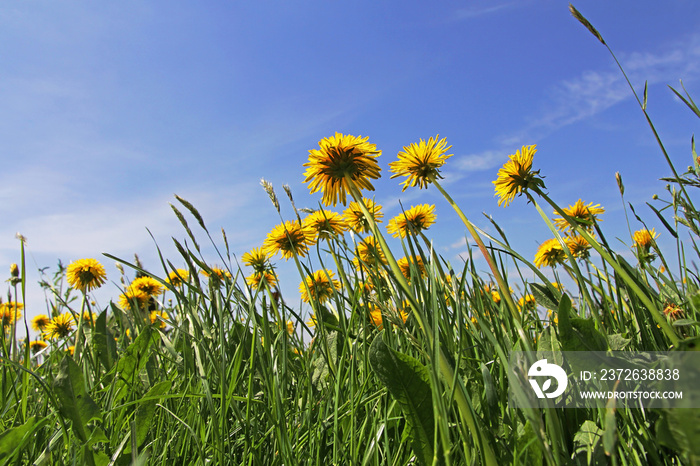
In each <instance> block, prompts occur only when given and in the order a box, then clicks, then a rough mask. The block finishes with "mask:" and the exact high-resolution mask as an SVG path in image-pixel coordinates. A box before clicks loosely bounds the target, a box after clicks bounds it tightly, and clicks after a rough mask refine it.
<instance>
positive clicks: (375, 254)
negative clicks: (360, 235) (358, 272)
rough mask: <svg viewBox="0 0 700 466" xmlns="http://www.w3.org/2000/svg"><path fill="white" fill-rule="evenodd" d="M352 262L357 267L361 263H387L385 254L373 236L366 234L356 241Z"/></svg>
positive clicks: (369, 264) (361, 264)
mask: <svg viewBox="0 0 700 466" xmlns="http://www.w3.org/2000/svg"><path fill="white" fill-rule="evenodd" d="M352 262H353V264H355V267H357V268H360V266H363V265H367V266H370V267H371V266H373V265H376V264H386V263H387V261H386V256H385V255H384V252H383V251H382V249H381V247H380V246H379V244H378V243H377V239H376V238H375V237H374V236H368V237H366V238H365V239H363V240H362V241H360V242H359V243H357V252H356V256H355V258H354V259H353V260H352Z"/></svg>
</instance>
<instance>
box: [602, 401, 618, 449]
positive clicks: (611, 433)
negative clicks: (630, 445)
mask: <svg viewBox="0 0 700 466" xmlns="http://www.w3.org/2000/svg"><path fill="white" fill-rule="evenodd" d="M616 443H617V420H616V419H615V398H610V400H608V403H607V405H606V406H605V432H603V447H604V448H605V454H606V455H608V456H610V455H611V454H612V453H613V451H614V449H615V444H616Z"/></svg>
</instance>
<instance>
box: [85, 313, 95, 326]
mask: <svg viewBox="0 0 700 466" xmlns="http://www.w3.org/2000/svg"><path fill="white" fill-rule="evenodd" d="M83 324H85V325H94V324H95V313H94V312H90V311H83Z"/></svg>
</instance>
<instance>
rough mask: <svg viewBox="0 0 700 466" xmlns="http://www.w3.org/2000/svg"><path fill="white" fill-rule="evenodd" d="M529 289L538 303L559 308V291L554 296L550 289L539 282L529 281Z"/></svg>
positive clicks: (548, 307)
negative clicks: (557, 294)
mask: <svg viewBox="0 0 700 466" xmlns="http://www.w3.org/2000/svg"><path fill="white" fill-rule="evenodd" d="M530 290H531V291H532V294H533V296H534V297H535V301H536V302H537V303H538V304H541V305H542V306H544V307H546V308H547V309H552V310H554V309H557V308H559V300H560V299H561V293H559V296H556V295H555V294H554V293H553V292H552V290H550V289H549V288H548V287H546V286H544V285H540V284H539V283H530Z"/></svg>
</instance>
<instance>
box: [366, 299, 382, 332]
mask: <svg viewBox="0 0 700 466" xmlns="http://www.w3.org/2000/svg"><path fill="white" fill-rule="evenodd" d="M369 320H370V322H371V323H372V325H374V326H375V327H377V330H381V329H383V328H384V320H383V318H382V310H381V309H380V308H379V307H378V306H375V305H374V304H370V309H369Z"/></svg>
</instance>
